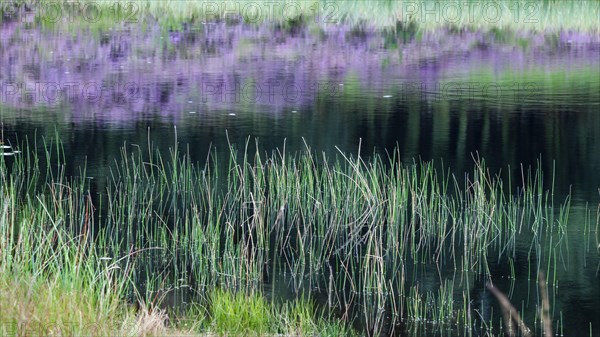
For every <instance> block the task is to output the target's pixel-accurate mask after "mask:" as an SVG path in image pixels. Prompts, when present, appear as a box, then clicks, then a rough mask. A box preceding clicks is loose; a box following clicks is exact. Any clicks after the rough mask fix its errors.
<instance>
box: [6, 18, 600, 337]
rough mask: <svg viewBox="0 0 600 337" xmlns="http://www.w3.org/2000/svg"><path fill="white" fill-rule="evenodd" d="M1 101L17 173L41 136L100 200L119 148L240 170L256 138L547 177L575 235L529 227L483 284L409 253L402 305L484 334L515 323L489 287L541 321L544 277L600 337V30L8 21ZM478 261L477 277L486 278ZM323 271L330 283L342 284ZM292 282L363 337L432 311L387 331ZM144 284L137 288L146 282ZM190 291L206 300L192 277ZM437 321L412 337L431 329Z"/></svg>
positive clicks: (464, 178)
mask: <svg viewBox="0 0 600 337" xmlns="http://www.w3.org/2000/svg"><path fill="white" fill-rule="evenodd" d="M0 92H1V95H2V100H1V103H0V122H1V123H2V141H3V144H4V145H3V146H5V148H4V149H3V155H4V157H5V159H4V160H6V161H7V162H8V161H9V160H13V159H12V158H13V157H14V156H19V155H22V153H18V152H16V153H14V152H13V151H24V150H25V148H27V146H26V141H28V142H29V144H30V145H29V149H37V151H38V152H39V153H40V155H41V156H43V153H44V151H45V148H44V144H43V142H42V141H41V140H42V139H46V140H48V142H50V143H53V144H54V142H55V141H57V140H60V142H61V144H62V147H63V151H64V159H63V162H64V163H66V164H67V165H66V175H67V176H78V175H80V174H81V173H80V172H81V171H80V167H81V166H83V165H86V167H87V170H86V172H85V175H86V176H87V177H90V178H93V179H90V181H92V182H91V183H90V188H91V189H92V191H93V193H94V194H95V195H97V196H94V201H95V204H96V205H97V203H98V202H99V200H101V199H102V198H101V197H100V195H104V196H105V195H106V189H107V188H110V183H106V182H105V179H106V178H107V177H111V176H113V175H114V174H115V173H114V172H115V171H114V167H115V163H116V162H117V161H118V160H120V158H122V155H123V152H122V148H123V147H124V148H125V149H126V150H128V151H134V150H136V149H140V151H141V152H144V153H147V152H148V151H149V148H151V147H154V146H155V147H157V148H159V149H160V151H162V153H163V154H165V155H166V156H167V155H168V149H169V148H172V147H173V145H174V144H175V143H176V142H177V143H178V147H179V151H181V152H182V153H185V154H186V155H188V156H189V158H190V159H191V161H192V162H200V163H201V164H200V165H201V166H202V165H203V163H204V162H205V161H206V158H207V157H210V156H213V155H216V156H217V157H219V156H220V157H221V159H224V161H223V162H224V163H227V157H228V155H229V151H230V145H233V146H235V147H237V148H240V149H243V148H244V147H245V146H246V143H247V142H249V143H250V144H251V148H252V149H251V152H252V151H254V150H255V147H254V144H255V141H256V144H257V145H256V146H257V147H258V151H259V153H263V154H266V155H267V156H270V155H271V154H272V153H281V152H285V153H289V154H291V155H293V154H297V153H301V152H302V151H304V150H305V149H306V148H307V147H308V148H310V149H311V151H314V152H315V153H316V156H321V153H323V154H324V155H325V156H326V157H327V158H331V162H332V163H333V158H342V155H348V156H353V157H354V158H355V157H356V156H358V155H360V156H361V157H362V158H363V159H364V160H365V162H369V160H370V159H371V158H375V157H377V156H378V155H379V156H382V157H383V158H387V155H388V153H393V152H395V151H397V154H399V156H400V160H401V161H402V162H403V163H405V164H406V165H411V164H413V163H415V162H421V161H424V162H428V161H433V163H434V166H435V167H436V168H437V169H438V170H442V169H443V170H447V171H446V172H449V173H450V174H454V175H455V176H456V179H457V184H459V185H461V184H464V183H465V182H468V181H470V179H472V178H473V174H474V173H473V172H474V170H476V169H477V166H478V163H479V161H478V160H477V159H478V158H482V159H484V160H485V163H486V167H487V169H488V170H489V172H491V174H492V175H496V174H498V176H499V177H502V178H503V179H504V181H505V182H508V181H509V180H508V179H509V177H512V178H510V179H512V180H511V181H510V182H508V183H507V184H508V185H512V187H513V188H514V190H513V193H514V194H515V195H516V194H518V192H515V191H518V187H519V186H521V185H522V182H523V181H524V180H525V178H524V176H525V175H526V173H523V172H527V170H529V169H532V170H533V171H534V172H535V170H536V168H539V169H541V171H543V172H544V176H543V178H541V181H542V182H543V184H544V187H543V189H544V190H551V192H552V195H551V196H552V198H553V200H554V201H553V202H552V203H551V206H553V208H552V210H550V211H549V213H545V214H546V215H548V214H550V216H551V219H554V220H551V219H550V220H548V218H545V220H548V221H558V222H561V221H562V219H564V218H562V217H561V216H562V215H561V210H563V208H561V207H562V206H561V205H562V204H563V203H565V202H568V203H569V205H570V207H569V212H570V213H569V215H568V222H567V223H568V225H566V229H565V228H562V227H561V228H559V229H557V230H556V232H555V237H554V238H552V235H549V233H551V232H552V231H553V230H550V231H549V232H548V233H546V236H543V237H540V238H539V239H536V238H535V236H536V235H537V234H531V233H529V232H527V231H524V232H523V233H522V234H519V235H517V236H516V238H515V240H514V242H513V244H514V247H513V248H512V249H513V252H512V253H506V252H503V249H505V247H504V248H503V246H502V245H499V246H498V245H492V246H491V247H489V252H488V254H487V255H486V257H485V259H486V263H485V268H488V269H489V270H487V272H483V271H479V272H477V271H473V272H472V273H469V272H467V273H466V274H465V273H460V272H457V270H456V268H457V264H456V261H455V262H454V263H451V262H450V261H451V260H453V259H454V260H456V259H457V257H456V255H454V254H450V253H447V254H442V256H443V257H442V260H443V262H440V263H432V262H431V261H429V262H423V261H420V258H419V256H420V255H418V254H417V255H416V256H411V257H407V258H406V260H405V261H403V271H402V275H403V278H404V277H405V278H406V279H409V280H411V282H409V283H408V284H407V285H406V289H405V290H406V294H405V295H406V296H409V297H410V296H413V299H414V300H415V301H417V300H418V299H420V298H421V297H420V296H422V300H423V301H430V299H429V297H428V296H431V298H432V299H433V298H434V297H435V298H441V297H443V296H441V295H439V294H445V293H446V292H448V293H449V296H450V298H451V299H452V298H454V299H455V300H456V301H459V302H460V303H461V305H463V303H467V302H468V303H467V304H469V310H466V311H465V312H469V315H472V319H473V320H474V321H475V322H478V323H474V325H475V326H477V327H478V329H481V330H477V331H479V332H478V333H481V332H482V331H484V328H483V327H484V326H486V325H487V324H492V323H491V322H492V321H493V324H494V325H495V326H496V328H498V327H499V326H501V323H499V322H500V321H501V311H500V309H499V308H500V307H499V306H498V304H497V302H496V299H495V298H494V297H493V295H492V294H491V293H490V292H489V291H487V290H486V287H485V284H486V282H487V281H488V280H491V281H493V282H494V283H495V284H496V285H497V286H498V288H499V289H501V290H503V291H504V292H506V293H509V294H510V299H511V301H512V302H513V304H514V305H515V306H516V307H517V308H519V310H523V314H524V319H525V321H526V322H527V323H528V324H531V325H533V322H534V321H535V320H536V319H538V318H537V316H536V315H537V311H536V310H537V309H536V308H537V303H538V301H539V298H538V296H539V294H538V292H537V283H536V281H537V276H536V275H537V274H536V273H534V272H532V270H536V269H538V270H539V269H540V268H541V269H542V270H546V271H547V276H548V279H549V283H550V285H551V288H550V297H551V308H552V315H553V317H554V322H556V324H555V329H556V331H557V332H559V333H564V334H566V335H569V336H575V335H581V336H588V335H590V336H591V335H594V336H597V335H598V333H600V283H599V282H598V281H599V277H600V276H599V268H600V254H599V250H600V246H598V239H597V238H598V236H597V235H598V228H597V226H598V225H597V218H596V216H597V215H596V214H597V213H596V212H597V208H598V205H599V203H600V175H599V174H598V172H600V114H598V111H599V108H600V39H599V37H598V35H597V34H585V33H570V32H518V31H517V32H511V31H490V32H477V31H468V30H464V31H462V30H461V31H455V30H452V29H437V30H434V31H431V32H420V31H419V32H417V31H413V30H398V31H380V30H369V29H364V30H363V29H356V28H352V27H347V26H343V25H330V26H327V27H325V28H323V27H322V28H320V29H314V28H311V29H309V28H307V27H300V28H297V29H291V30H290V29H284V28H281V27H279V28H278V27H272V26H269V25H257V26H250V25H244V24H238V23H226V22H217V23H205V24H198V25H195V26H192V25H189V26H183V28H181V29H178V30H167V29H164V27H161V26H160V25H158V24H152V23H149V24H146V25H144V27H143V29H141V28H138V27H135V26H133V27H131V26H128V27H126V28H124V29H116V28H115V29H114V30H113V29H111V30H109V31H103V32H101V33H97V32H91V31H88V32H85V31H83V32H71V33H67V34H65V33H59V32H57V31H55V30H53V29H41V28H36V27H29V26H27V25H23V24H22V23H21V22H10V21H8V22H3V23H2V25H1V27H0ZM384 161H386V159H384ZM42 165H45V164H44V163H42ZM332 165H333V164H332ZM50 166H52V164H50ZM384 166H385V165H384ZM226 167H227V166H226V165H224V166H223V167H222V168H221V170H222V172H223V173H222V174H223V175H227V169H225V168H226ZM364 202H367V201H364ZM181 207H182V208H183V209H185V205H184V206H181ZM554 217H555V218H554ZM97 221H98V223H99V224H100V225H101V220H97ZM565 221H567V220H565ZM528 225H531V226H535V225H534V224H526V226H528ZM296 239H297V238H296ZM536 240H539V241H536ZM532 242H538V244H537V246H536V245H534V244H532ZM540 242H541V243H540ZM463 244H464V245H466V243H463ZM506 247H509V246H506ZM363 248H364V247H363ZM486 249H488V248H487V247H486ZM363 253H364V254H367V253H368V252H365V251H360V252H359V253H358V254H363ZM432 254H433V253H432ZM367 256H368V254H367ZM438 257H439V255H438ZM476 261H478V260H476ZM475 264H476V266H471V267H472V268H473V270H478V269H481V268H482V267H481V266H480V265H478V264H477V263H475ZM332 266H333V268H334V269H335V268H337V267H336V266H335V262H332ZM338 267H339V266H338ZM157 268H165V267H163V266H162V265H161V267H157ZM273 268H275V267H273ZM281 268H283V267H281ZM330 268H331V267H330ZM373 268H376V267H373ZM460 268H465V267H464V266H461V267H459V269H460ZM283 269H285V268H283ZM467 269H469V268H467ZM374 270H376V269H374ZM324 273H325V274H326V275H327V276H325V279H327V278H331V279H333V278H334V274H335V273H337V272H334V271H331V272H330V273H327V271H325V272H324ZM286 275H287V274H286V273H285V272H280V273H275V274H271V275H270V277H269V278H267V279H265V280H264V284H262V285H261V287H262V288H263V289H264V291H265V292H266V293H270V294H273V296H275V297H279V298H293V297H295V296H297V294H298V292H300V291H302V292H306V293H310V294H312V295H313V296H314V297H315V298H316V300H317V302H318V303H319V304H320V305H322V306H324V307H326V306H328V305H330V306H331V307H332V310H334V311H336V312H338V313H339V315H343V314H344V310H347V311H346V314H348V313H351V314H350V315H354V316H355V321H354V323H355V326H356V327H357V328H358V329H359V331H371V332H372V331H375V330H372V329H374V328H373V326H372V324H373V320H375V321H377V320H379V321H377V322H379V323H378V324H380V325H381V326H384V328H381V329H380V330H377V331H379V332H380V333H381V334H383V335H386V334H390V333H392V334H394V333H395V334H401V335H403V334H404V333H405V330H406V331H409V330H410V329H411V327H412V325H410V324H409V323H410V322H411V317H413V318H414V319H413V322H412V323H414V320H418V319H419V317H421V318H423V319H425V318H424V316H426V315H428V314H423V315H421V316H419V315H418V312H415V311H410V310H408V309H407V308H404V311H403V315H404V317H403V320H400V321H402V322H403V323H401V324H400V323H398V322H399V321H398V322H395V323H389V322H390V321H391V319H392V318H391V317H392V316H393V315H392V314H390V311H392V310H391V309H390V304H389V302H386V303H387V304H385V305H382V310H383V311H384V312H385V313H384V314H383V315H382V316H381V317H383V318H381V317H379V316H377V317H376V316H373V315H371V314H365V313H364V312H369V311H373V312H375V311H377V310H378V309H377V308H375V307H373V308H369V307H367V308H365V306H366V304H365V303H368V301H367V300H366V297H361V296H362V294H361V295H360V296H358V295H357V299H354V300H351V301H350V302H351V303H348V301H345V300H344V298H345V299H347V297H346V295H347V296H349V295H348V294H350V293H352V292H351V291H349V290H348V289H342V290H340V291H339V293H340V294H346V295H344V296H342V295H339V294H338V295H336V296H337V297H336V300H335V301H334V302H335V303H334V305H332V304H331V301H332V299H331V292H330V291H323V289H320V288H321V287H320V286H314V285H310V286H307V285H306V284H304V285H301V284H298V282H297V280H292V281H290V279H289V277H288V276H289V275H288V276H286ZM465 275H467V276H465ZM146 277H147V276H144V275H141V274H140V275H139V284H140V285H144V284H145V283H144V280H145V278H146ZM336 277H337V276H336ZM315 282H316V281H315ZM336 282H337V281H336ZM340 282H341V283H339V284H341V285H343V284H345V285H346V286H348V284H347V283H344V282H347V280H346V281H340ZM390 282H392V281H390ZM184 283H186V284H187V285H188V286H190V287H194V284H193V280H186V281H185V282H184ZM300 283H301V282H300ZM309 283H310V282H309ZM316 283H317V284H319V282H316ZM324 283H325V288H327V281H325V282H324ZM414 285H420V286H419V287H420V288H419V287H417V288H414V287H412V286H414ZM411 287H412V288H411ZM317 288H319V289H320V290H317ZM327 289H329V288H327ZM448 289H449V290H448ZM465 292H466V293H465ZM174 294H175V295H174V296H173V298H169V299H168V300H167V301H166V303H167V305H170V306H173V307H178V306H182V305H184V302H186V301H188V300H190V299H189V298H188V297H190V298H192V300H193V295H190V294H188V293H186V292H185V291H182V292H181V293H179V292H174ZM465 294H467V295H465ZM438 295H439V296H438ZM464 296H468V298H469V299H470V301H467V302H465V301H463V299H464V298H463V297H464ZM431 301H432V302H428V303H430V304H431V303H438V302H435V301H433V300H431ZM440 301H441V300H440ZM440 303H441V302H440ZM457 303H458V302H457ZM380 304H381V303H380ZM467 304H465V305H467ZM344 305H347V307H344ZM431 305H433V304H431ZM440 306H441V304H440ZM457 306H458V305H457ZM349 307H351V309H348V308H349ZM455 309H456V310H459V308H455ZM417 311H418V310H417ZM411 315H412V316H411ZM459 316H460V315H459ZM459 319H460V317H459V318H457V320H459ZM469 319H471V316H469ZM382 322H383V323H382ZM386 322H387V323H386ZM432 324H433V326H434V327H430V328H429V329H430V330H427V329H425V330H419V329H421V328H418V329H417V330H415V331H420V332H416V334H420V335H427V334H428V333H434V332H432V331H435V324H434V323H432ZM390 326H393V327H395V328H394V329H392V328H391V327H390ZM537 328H538V329H539V327H537ZM592 328H593V331H592ZM403 329H405V330H403ZM450 330H451V331H455V333H454V334H456V335H460V334H461V332H460V331H459V329H457V328H452V329H450ZM427 331H429V332H427ZM575 331H583V332H582V333H581V334H577V333H575V334H574V333H573V332H575ZM478 333H476V334H478ZM452 334H453V333H450V335H452Z"/></svg>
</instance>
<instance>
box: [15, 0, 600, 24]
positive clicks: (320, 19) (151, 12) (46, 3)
mask: <svg viewBox="0 0 600 337" xmlns="http://www.w3.org/2000/svg"><path fill="white" fill-rule="evenodd" d="M13 3H14V4H16V7H17V8H19V7H22V8H25V6H24V5H25V4H27V8H31V9H32V10H33V12H34V13H35V18H36V20H38V22H41V23H44V24H49V25H54V24H56V23H59V22H65V21H70V22H71V24H73V22H76V23H77V22H79V23H80V24H81V25H83V26H84V27H85V26H89V27H104V28H109V27H113V28H118V27H120V25H121V24H125V23H135V22H145V21H147V20H158V21H159V22H161V23H162V24H165V25H166V26H169V27H171V28H175V29H181V28H183V26H182V24H184V23H185V24H186V25H187V26H189V24H192V25H198V27H201V26H202V24H204V23H210V22H215V21H222V20H223V21H228V22H232V23H236V22H244V23H248V24H257V25H258V24H262V23H265V22H267V23H271V24H275V25H278V26H281V27H282V28H285V29H291V30H293V29H296V28H298V27H301V26H306V25H311V26H326V25H337V24H344V25H348V26H350V27H354V28H353V29H354V30H358V31H360V30H363V29H368V28H375V29H382V28H388V29H389V28H392V29H400V30H403V31H404V30H407V29H408V30H413V29H419V30H432V29H437V28H453V29H483V30H490V29H498V28H500V29H513V30H526V31H529V30H534V31H542V30H550V31H557V30H575V31H583V32H597V31H598V29H599V26H598V13H599V5H600V3H599V2H598V1H597V0H589V1H559V0H537V1H512V0H494V1H492V0H481V1H471V2H470V3H471V5H465V2H463V1H456V2H454V1H453V2H444V1H433V0H426V1H342V0H334V1H316V0H315V1H283V0H282V1H262V0H261V1H254V2H252V4H247V3H244V2H239V1H231V0H228V1H218V2H216V1H214V2H213V1H199V2H193V1H168V0H158V1H153V0H130V1H127V2H110V1H93V0H84V1H81V2H80V4H79V5H77V6H76V7H69V6H70V5H65V4H63V3H62V2H60V1H50V0H42V1H40V2H36V1H28V0H15V1H14V2H11V5H10V6H4V7H5V8H4V9H3V11H4V13H5V15H4V16H5V18H8V17H10V15H11V14H12V13H15V12H17V10H15V9H14V8H13V7H15V6H13V5H12V4H13ZM7 13H8V15H7ZM375 18H376V19H375Z"/></svg>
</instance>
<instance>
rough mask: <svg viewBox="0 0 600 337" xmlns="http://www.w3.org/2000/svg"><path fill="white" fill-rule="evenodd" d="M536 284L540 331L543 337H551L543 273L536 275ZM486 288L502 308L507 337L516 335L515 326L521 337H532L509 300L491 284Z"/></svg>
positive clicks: (546, 288)
mask: <svg viewBox="0 0 600 337" xmlns="http://www.w3.org/2000/svg"><path fill="white" fill-rule="evenodd" d="M538 284H539V288H540V295H541V300H542V305H541V306H540V308H539V310H540V313H539V317H540V321H541V326H542V331H543V333H544V336H545V337H553V334H552V319H551V318H550V301H549V299H548V286H547V284H546V277H545V274H544V272H540V273H539V274H538ZM487 288H488V289H489V290H490V291H491V292H492V294H494V296H495V297H496V299H498V302H499V303H500V308H502V314H503V316H504V325H505V327H506V332H507V334H508V336H509V337H514V336H516V335H517V333H516V331H515V325H516V327H517V328H518V330H519V331H520V333H521V336H526V337H530V336H533V332H532V330H531V329H530V328H529V327H527V325H525V323H524V322H523V320H522V319H521V315H520V314H519V312H518V310H517V309H516V308H515V307H514V306H513V305H512V304H511V303H510V300H509V299H508V298H507V297H506V296H505V295H504V294H503V293H502V292H501V291H500V290H498V289H497V288H496V287H494V286H493V285H491V284H488V285H487Z"/></svg>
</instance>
